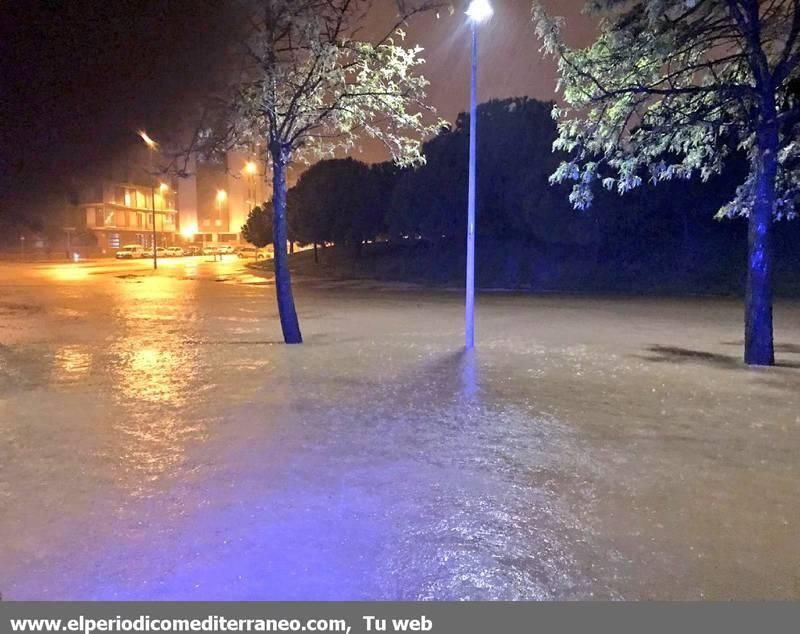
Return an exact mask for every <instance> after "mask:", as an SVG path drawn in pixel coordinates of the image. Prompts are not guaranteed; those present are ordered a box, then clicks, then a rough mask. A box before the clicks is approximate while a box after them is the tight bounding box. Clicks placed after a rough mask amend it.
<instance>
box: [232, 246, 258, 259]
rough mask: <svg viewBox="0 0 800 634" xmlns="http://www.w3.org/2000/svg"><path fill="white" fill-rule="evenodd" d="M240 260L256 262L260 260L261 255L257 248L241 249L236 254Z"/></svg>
mask: <svg viewBox="0 0 800 634" xmlns="http://www.w3.org/2000/svg"><path fill="white" fill-rule="evenodd" d="M236 255H238V256H239V257H240V258H242V259H245V258H252V259H254V260H258V256H259V255H260V252H259V250H258V249H257V248H256V247H240V248H239V250H238V251H237V252H236Z"/></svg>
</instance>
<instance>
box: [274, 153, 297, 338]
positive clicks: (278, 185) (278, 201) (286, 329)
mask: <svg viewBox="0 0 800 634" xmlns="http://www.w3.org/2000/svg"><path fill="white" fill-rule="evenodd" d="M270 152H271V154H272V178H273V180H272V206H273V215H272V232H273V237H274V240H273V245H274V247H275V259H274V262H275V294H276V295H277V299H278V314H279V315H280V320H281V329H282V330H283V340H284V341H285V342H286V343H303V336H302V334H300V323H299V322H298V320H297V310H296V309H295V306H294V296H293V295H292V279H291V275H290V273H289V255H288V253H287V249H286V242H287V233H288V229H287V224H286V165H287V163H288V155H287V152H286V150H285V149H284V148H282V147H279V146H277V145H276V146H275V147H272V148H270Z"/></svg>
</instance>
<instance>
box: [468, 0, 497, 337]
mask: <svg viewBox="0 0 800 634" xmlns="http://www.w3.org/2000/svg"><path fill="white" fill-rule="evenodd" d="M466 13H467V16H468V17H469V21H470V31H471V34H472V82H471V85H470V108H469V189H468V195H467V285H466V286H467V287H466V307H465V328H464V344H465V346H466V347H467V349H471V348H474V347H475V148H476V145H475V140H476V129H477V126H476V123H477V119H478V115H477V110H478V105H477V89H478V25H479V24H481V23H482V22H485V21H486V20H488V19H489V18H490V17H492V13H494V12H493V11H492V5H490V4H489V0H472V2H470V3H469V7H468V8H467V12H466Z"/></svg>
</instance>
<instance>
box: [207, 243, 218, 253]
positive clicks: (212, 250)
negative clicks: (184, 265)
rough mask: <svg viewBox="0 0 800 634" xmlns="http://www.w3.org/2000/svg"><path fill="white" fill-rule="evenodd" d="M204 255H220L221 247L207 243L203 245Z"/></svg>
mask: <svg viewBox="0 0 800 634" xmlns="http://www.w3.org/2000/svg"><path fill="white" fill-rule="evenodd" d="M203 255H219V247H218V246H217V245H216V244H207V245H206V246H204V247H203Z"/></svg>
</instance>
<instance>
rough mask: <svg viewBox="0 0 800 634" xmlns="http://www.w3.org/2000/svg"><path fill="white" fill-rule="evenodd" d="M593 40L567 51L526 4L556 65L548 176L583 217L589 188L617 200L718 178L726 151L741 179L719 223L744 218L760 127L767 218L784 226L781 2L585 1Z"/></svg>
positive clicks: (788, 140)
mask: <svg viewBox="0 0 800 634" xmlns="http://www.w3.org/2000/svg"><path fill="white" fill-rule="evenodd" d="M588 8H589V10H590V11H592V12H594V13H596V14H599V15H600V16H601V23H600V29H599V30H600V36H599V37H598V38H597V40H596V41H595V42H594V43H593V44H592V45H591V46H589V47H587V48H584V49H577V50H575V49H570V48H569V47H568V46H567V45H566V44H564V42H563V40H562V38H561V30H562V26H563V21H562V20H561V19H559V18H553V17H550V16H548V15H547V14H546V13H545V11H544V9H543V8H542V7H541V5H540V4H539V3H535V4H534V22H535V26H536V31H537V33H538V35H539V36H540V38H541V39H542V42H543V48H544V50H545V51H546V52H548V53H550V54H552V55H554V56H555V57H556V58H557V60H558V68H559V74H560V81H559V87H560V89H561V91H562V93H563V104H562V105H559V106H557V107H555V108H554V110H553V114H554V117H555V118H556V119H557V120H558V121H559V126H558V132H559V136H558V139H557V141H556V143H555V148H556V149H557V150H562V151H564V152H567V153H569V154H570V158H569V159H568V160H565V161H563V162H562V163H561V164H560V166H559V167H558V169H557V170H556V171H555V173H554V174H553V181H555V182H559V183H560V182H572V183H573V188H572V193H571V195H570V200H571V201H572V203H573V205H574V206H575V207H577V208H580V209H583V208H585V207H587V206H589V205H590V204H591V203H592V200H593V196H594V191H595V187H596V186H597V185H598V184H600V185H602V186H603V187H605V188H606V189H609V190H616V191H617V192H619V193H624V192H627V191H629V190H631V189H633V188H635V187H638V186H639V185H641V184H642V182H643V180H645V179H648V180H650V181H652V182H659V181H664V180H669V179H673V178H681V179H688V178H690V177H692V176H693V175H699V176H700V177H702V178H703V179H708V178H709V177H710V176H711V175H712V174H716V173H719V172H720V171H721V170H722V168H723V165H724V162H725V159H726V157H727V156H728V155H729V154H730V152H731V151H732V149H735V148H739V149H742V150H744V151H746V152H747V153H748V154H749V155H750V157H751V160H752V162H753V166H754V167H753V170H751V173H750V175H749V176H748V177H747V179H746V180H745V182H744V183H743V184H742V186H741V187H740V188H739V189H738V190H737V192H736V195H735V197H734V199H733V200H731V201H730V202H729V203H728V204H725V205H724V206H723V207H722V208H721V209H720V214H723V215H729V216H733V215H748V214H749V212H750V210H751V209H752V206H753V201H754V198H755V192H754V186H755V171H756V169H757V165H758V162H759V156H760V153H759V143H758V134H759V129H760V127H763V126H773V127H775V128H776V129H777V130H778V132H779V141H778V148H777V156H778V159H779V161H778V175H777V178H776V185H777V194H778V195H777V197H776V200H775V205H774V210H773V211H774V214H775V216H776V217H793V216H794V215H795V214H796V202H797V195H798V186H800V178H799V177H800V174H798V172H797V167H798V157H800V146H799V145H798V144H797V142H796V134H795V124H796V123H797V121H798V118H799V117H800V102H799V101H798V99H797V98H796V96H795V95H794V94H793V91H792V90H791V86H792V82H793V81H796V80H797V78H798V74H799V73H800V71H799V70H798V62H800V42H799V41H798V35H800V8H798V3H797V2H795V1H790V0H770V1H764V2H759V1H758V0H637V1H633V0H592V2H589V3H588Z"/></svg>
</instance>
